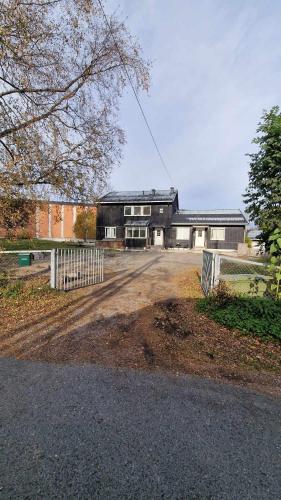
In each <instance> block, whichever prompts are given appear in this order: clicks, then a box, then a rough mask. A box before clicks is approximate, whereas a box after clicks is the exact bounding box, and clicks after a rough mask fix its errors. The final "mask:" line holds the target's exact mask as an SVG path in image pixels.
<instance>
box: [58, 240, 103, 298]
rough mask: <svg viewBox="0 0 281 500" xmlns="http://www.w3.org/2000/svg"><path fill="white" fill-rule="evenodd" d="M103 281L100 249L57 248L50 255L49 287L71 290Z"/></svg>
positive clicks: (101, 252) (101, 251)
mask: <svg viewBox="0 0 281 500" xmlns="http://www.w3.org/2000/svg"><path fill="white" fill-rule="evenodd" d="M103 280H104V251H103V250H102V249H97V248H93V249H88V248H87V249H86V248H81V249H80V248H79V249H76V248H75V249H71V248H70V249H68V248H57V249H55V250H52V253H51V287H52V288H56V289H57V290H73V289H74V288H81V287H84V286H88V285H94V284H96V283H101V282H103Z"/></svg>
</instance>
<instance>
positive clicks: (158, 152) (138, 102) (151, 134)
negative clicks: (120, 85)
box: [98, 0, 173, 183]
mask: <svg viewBox="0 0 281 500" xmlns="http://www.w3.org/2000/svg"><path fill="white" fill-rule="evenodd" d="M98 3H99V6H100V9H101V11H102V14H103V17H104V19H105V22H106V24H107V26H108V29H109V31H110V34H111V36H112V39H113V41H114V44H115V47H116V49H117V51H118V54H119V57H120V60H121V63H122V66H123V69H124V72H125V75H126V78H127V80H128V82H129V84H130V86H131V88H132V91H133V94H134V97H135V99H136V101H137V104H138V106H139V109H140V112H141V115H142V117H143V119H144V122H145V124H146V127H147V129H148V132H149V134H150V137H151V139H152V142H153V144H154V147H155V149H156V152H157V154H158V156H159V158H160V162H161V165H162V167H163V168H164V170H165V173H166V174H167V176H168V177H169V180H170V181H171V182H172V183H173V179H172V176H171V174H170V172H169V169H168V167H167V165H166V162H165V161H164V158H163V156H162V154H161V151H160V149H159V146H158V144H157V142H156V139H155V137H154V134H153V132H152V129H151V127H150V125H149V122H148V119H147V117H146V115H145V112H144V109H143V107H142V104H141V102H140V99H139V97H138V94H137V92H136V90H135V87H134V85H133V82H132V79H131V77H130V75H129V72H128V70H127V68H126V64H125V61H124V59H123V56H122V53H121V51H120V49H119V46H118V43H117V41H116V38H115V36H114V33H113V32H112V29H111V26H110V22H109V20H108V18H107V15H106V13H105V11H104V8H103V5H102V2H101V0H98Z"/></svg>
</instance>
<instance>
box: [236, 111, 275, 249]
mask: <svg viewBox="0 0 281 500" xmlns="http://www.w3.org/2000/svg"><path fill="white" fill-rule="evenodd" d="M257 134H258V135H257V137H255V138H254V139H253V141H252V142H253V143H254V144H257V146H258V151H257V152H255V153H252V154H249V155H247V156H249V157H250V170H249V185H248V187H247V189H246V192H245V194H244V199H245V204H246V211H247V213H248V214H249V215H250V218H251V220H252V221H253V222H255V224H256V225H257V226H258V227H259V228H260V229H261V231H262V236H261V238H262V240H263V241H267V240H268V236H269V234H270V233H272V231H274V230H275V229H276V228H278V227H281V113H280V109H279V107H278V106H274V107H273V108H272V109H271V110H270V111H269V112H267V111H264V113H263V116H262V120H261V122H260V123H259V125H258V128H257Z"/></svg>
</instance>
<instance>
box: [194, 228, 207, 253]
mask: <svg viewBox="0 0 281 500" xmlns="http://www.w3.org/2000/svg"><path fill="white" fill-rule="evenodd" d="M204 245H205V229H199V228H198V229H196V230H195V241H194V246H195V247H196V248H203V247H204Z"/></svg>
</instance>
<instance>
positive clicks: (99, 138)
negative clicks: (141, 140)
mask: <svg viewBox="0 0 281 500" xmlns="http://www.w3.org/2000/svg"><path fill="white" fill-rule="evenodd" d="M109 25H110V28H109V26H108V24H107V23H106V22H105V19H104V16H103V12H102V10H101V7H100V2H99V1H97V0H30V1H27V0H25V1H24V0H2V2H1V9H0V198H1V197H3V196H5V197H11V198H15V197H19V196H20V197H21V198H23V197H28V198H29V199H30V198H31V197H38V196H39V195H40V196H41V197H42V196H43V195H49V194H50V192H52V193H56V195H58V194H59V195H63V196H66V197H67V198H71V199H76V200H78V199H79V200H84V199H88V200H89V199H93V197H94V195H95V194H97V193H98V192H99V191H101V190H102V189H103V187H104V186H105V184H106V181H107V178H108V175H109V173H110V171H111V169H112V166H113V165H114V164H115V163H118V161H119V160H120V155H121V147H122V144H123V143H124V134H123V131H122V130H121V129H120V127H119V124H118V103H119V99H120V97H121V95H122V92H123V90H124V88H125V86H126V85H127V83H128V81H127V79H126V77H125V73H124V67H123V64H124V65H125V66H126V69H127V72H128V74H129V76H130V78H131V80H132V82H133V84H134V86H135V88H136V90H137V91H140V90H141V89H147V88H148V85H149V64H148V63H147V62H146V61H145V60H144V59H143V57H142V54H141V49H140V47H139V45H138V43H137V42H136V40H135V39H134V38H133V36H132V35H131V34H130V33H129V31H128V29H127V27H126V26H125V24H124V23H123V22H121V21H119V20H118V19H117V18H116V17H115V16H111V17H110V18H109Z"/></svg>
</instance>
